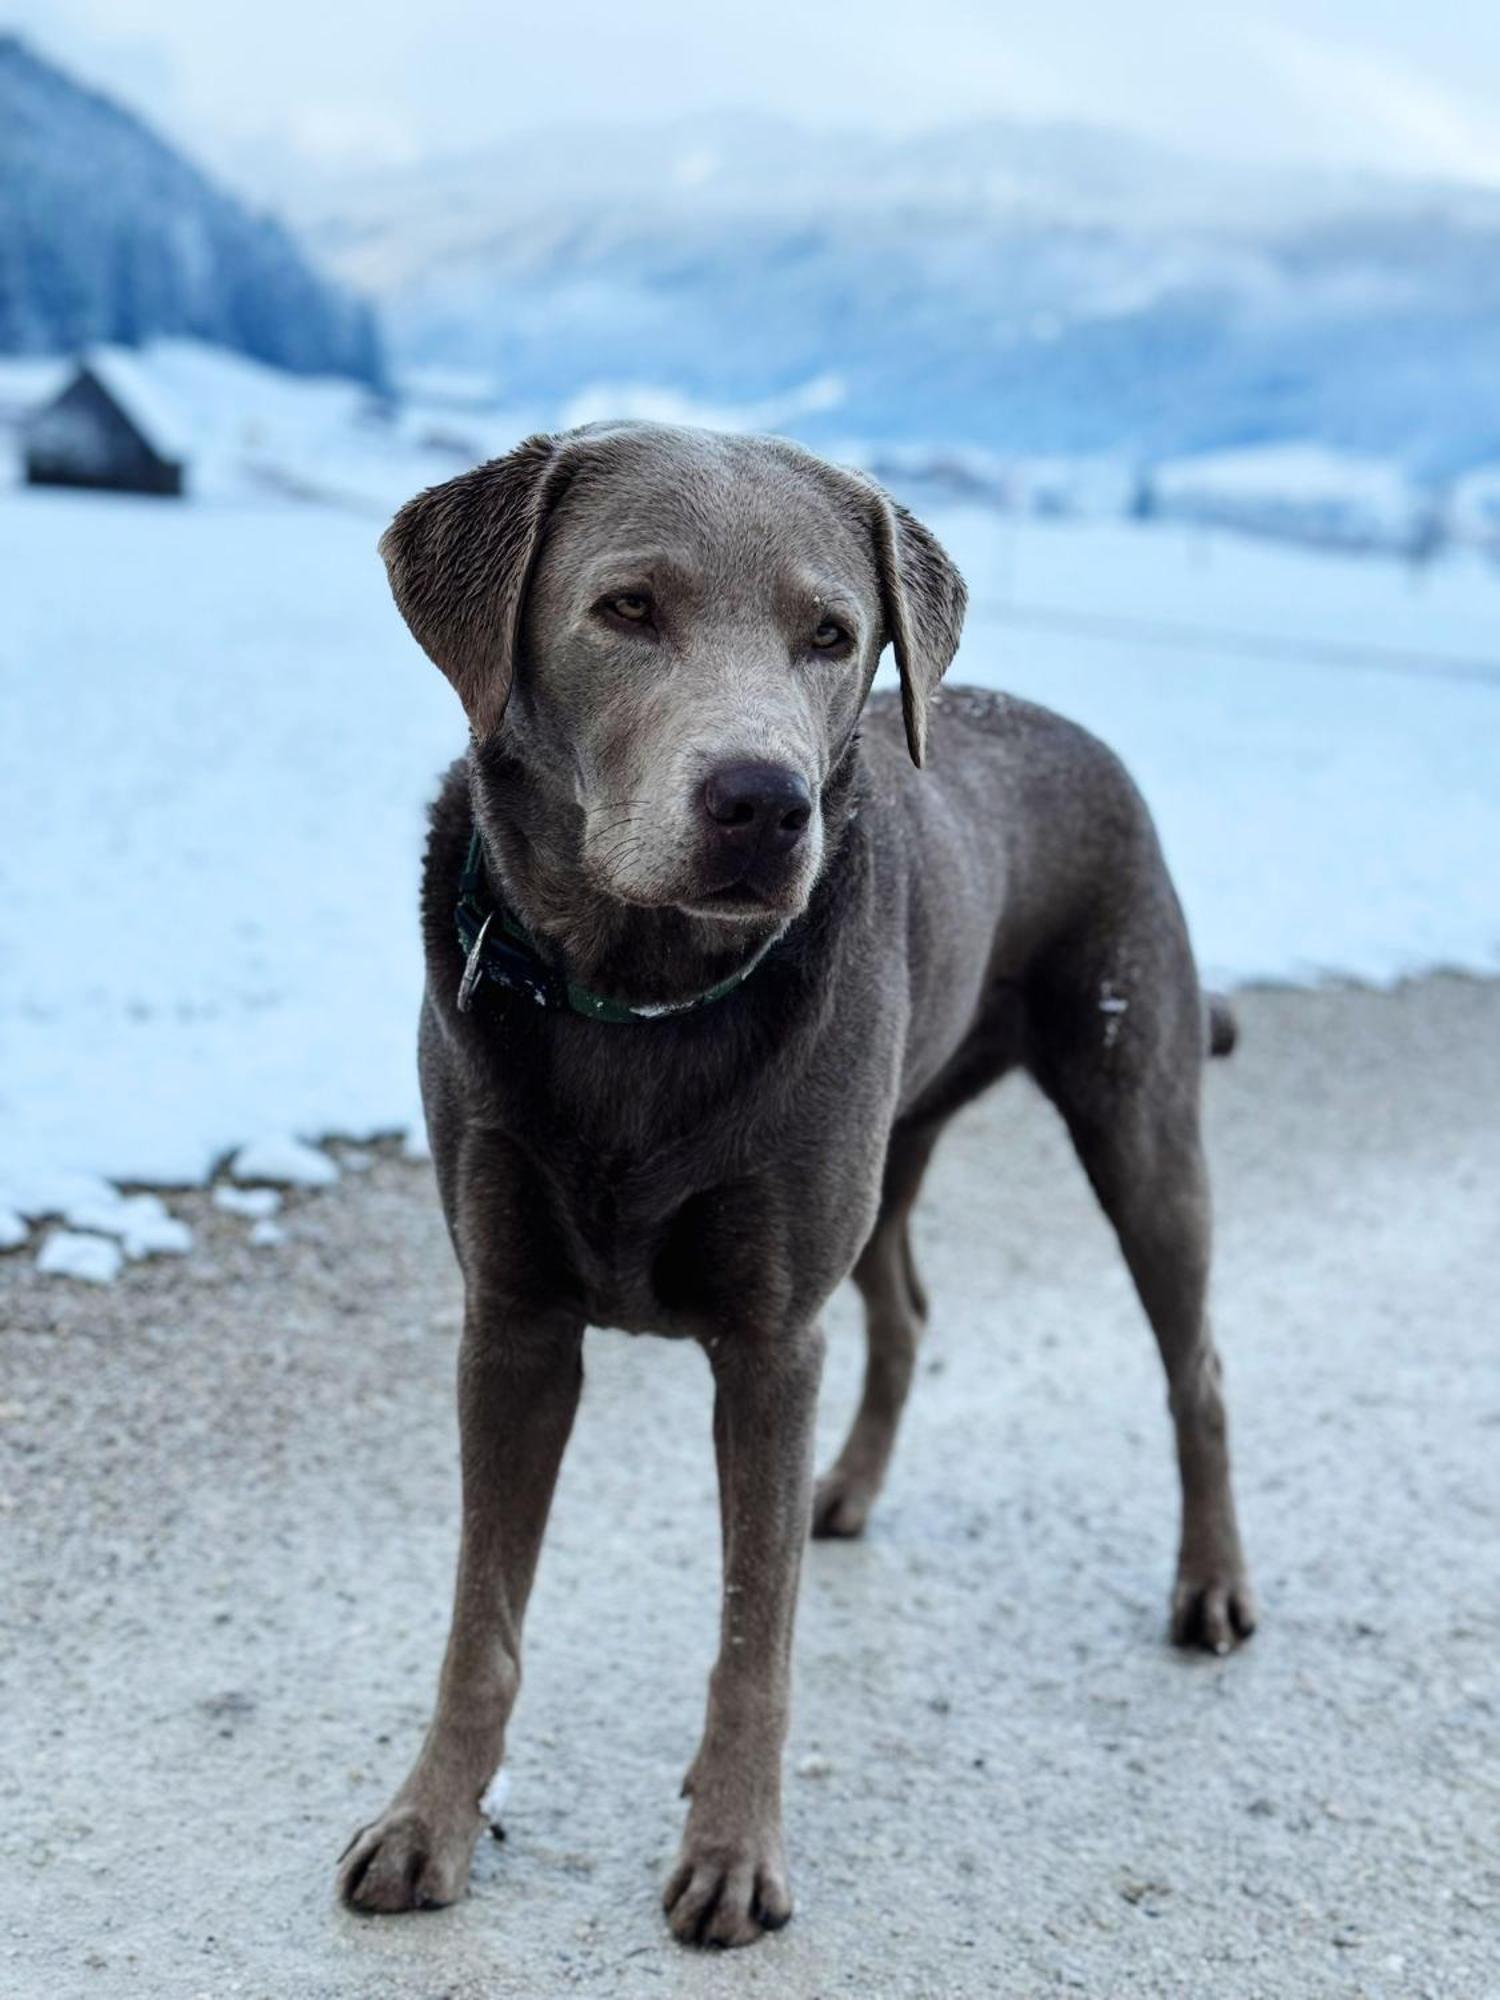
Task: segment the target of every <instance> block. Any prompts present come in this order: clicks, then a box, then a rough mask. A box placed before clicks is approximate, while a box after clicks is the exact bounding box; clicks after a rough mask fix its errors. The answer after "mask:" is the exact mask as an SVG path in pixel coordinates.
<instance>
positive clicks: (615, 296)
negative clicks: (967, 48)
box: [299, 118, 1500, 476]
mask: <svg viewBox="0 0 1500 2000" xmlns="http://www.w3.org/2000/svg"><path fill="white" fill-rule="evenodd" d="M299 206H300V210H301V219H302V222H303V225H304V228H305V230H306V231H307V232H308V233H309V235H310V238H311V240H312V241H313V242H315V243H316V245H317V246H318V247H319V249H320V250H321V252H322V253H323V255H324V257H325V259H326V260H327V261H329V262H330V263H331V264H332V266H333V267H334V268H336V269H337V270H338V271H340V272H341V274H342V275H344V276H345V277H346V278H348V279H350V280H351V281H354V282H357V283H359V284H360V285H362V286H364V287H366V288H368V289H369V290H370V291H372V292H373V293H374V294H375V295H376V296H377V297H378V298H379V300H380V302H381V304H382V306H383V308H384V311H385V314H386V324H387V329H388V333H389V336H390V339H391V342H392V345H393V348H394V351H395V353H396V355H397V357H398V359H399V361H400V362H401V363H402V364H403V365H405V366H421V367H424V368H427V367H433V366H438V365H441V366H445V367H454V368H465V369H470V370H473V369H479V370H484V371H488V372H489V374H490V375H491V377H492V379H493V380H494V381H495V383H496V386H497V390H498V392H499V393H500V394H501V395H503V396H504V397H505V398H506V400H507V401H509V402H511V403H512V404H535V405H537V406H540V407H544V408H552V409H558V408H561V407H564V406H566V405H567V404H568V403H569V402H571V401H572V400H573V399H575V398H576V397H577V396H578V394H579V392H580V391H582V390H587V389H589V388H590V387H591V385H604V386H605V387H606V388H608V389H611V390H614V391H620V390H622V389H624V388H625V387H626V386H627V385H635V387H636V388H637V389H640V388H649V389H655V390H660V391H669V392H672V393H674V394H677V395H681V396H686V397H689V398H691V399H693V400H695V401H697V402H700V403H704V404H708V405H711V406H724V405H726V404H729V405H735V406H744V405H746V404H747V403H750V404H754V403H765V404H767V405H772V406H774V405H776V404H777V403H778V402H781V403H786V402H787V401H788V400H789V399H790V401H791V403H792V404H793V405H796V404H797V403H798V399H799V392H801V391H802V390H804V389H805V387H806V385H808V384H810V383H813V384H818V385H819V389H818V393H817V394H815V395H813V396H812V397H811V398H810V399H804V400H807V401H809V402H810V404H811V407H808V408H803V409H800V411H799V414H798V415H797V417H796V421H795V427H796V428H797V429H798V430H799V431H800V432H801V433H802V434H803V435H806V436H809V437H812V438H814V439H817V440H820V441H822V442H833V441H843V440H848V439H862V440H876V441H888V442H894V441H899V440H903V439H920V440H922V441H924V442H927V443H932V444H938V445H955V446H956V445H963V444H968V445H979V446H985V447H989V448H992V449H996V450H1001V451H1007V452H1025V453H1032V454H1035V453H1051V452H1057V453H1070V454H1084V453H1099V452H1108V453H1115V454H1123V455H1128V456H1132V457H1137V458H1143V459H1156V458H1162V457H1172V456H1177V455H1181V454H1184V453H1192V452H1199V451H1208V450H1220V449H1226V448H1231V447H1238V446H1245V445H1250V444H1256V443H1260V442H1264V441H1266V440H1280V439H1295V440H1299V441H1304V442H1316V443H1320V444H1323V445H1326V446H1329V447H1333V448H1336V449H1341V450H1348V451H1355V452H1362V453H1368V454H1373V455H1377V456H1384V457H1391V458H1395V459H1398V460H1400V461H1401V462H1402V463H1403V464H1404V465H1405V466H1406V467H1407V468H1408V469H1409V470H1412V471H1415V472H1417V473H1419V474H1422V475H1429V476H1430V475H1443V474H1447V473H1450V472H1452V471H1454V470H1457V469H1459V468H1461V467H1463V466H1465V465H1468V464H1471V463H1474V462H1477V461H1479V460H1482V459H1488V458H1493V457H1494V456H1495V455H1496V452H1497V449H1500V342H1497V340H1496V339H1495V330H1496V327H1497V325H1500V197H1497V196H1496V195H1494V194H1492V193H1487V192H1484V191H1479V190H1471V189H1464V188H1455V187H1445V186H1435V185H1431V186H1429V185H1420V184H1415V183H1401V182H1383V181H1380V180H1377V179H1372V178H1368V177H1362V176H1333V175H1326V174H1324V175H1319V174H1312V173H1291V172H1288V171H1284V170H1283V171H1277V172H1274V173H1267V172H1261V171H1252V170H1251V169H1248V168H1244V167H1233V166H1225V165H1222V164H1216V163H1209V162H1204V161H1199V160H1189V159H1185V158H1182V157H1179V156H1177V155H1175V154H1173V153H1171V152H1170V151H1167V150H1165V149H1162V148H1159V147H1156V146H1154V145H1151V144H1149V143H1147V142H1144V141H1140V140H1137V139H1132V138H1127V137H1125V136H1122V135H1118V134H1113V133H1108V132H1102V131H1095V130H1089V129H1083V128H1077V127H1068V126H1022V125H1012V124H1003V123H990V124H985V125H980V126H971V127H967V128H963V129H956V130H950V131H946V132H940V133H931V134H926V135H919V136H917V137H912V138H906V139H881V138H874V137H870V136H862V135H859V134H851V133H837V132H829V131H826V130H825V131H806V130H800V129H798V128H795V127H792V126H789V125H784V124H780V123H777V122H775V121H772V120H766V119H759V118H757V119H736V120H724V119H720V120H716V121H715V120H707V119H696V120H691V121H685V122H680V123H677V124H673V125H666V126H662V127H660V128H655V129H646V130H638V129H632V130H621V131H617V132H609V131H599V130H592V131H589V132H558V133H553V134H548V135H546V136H545V137H541V138H530V139H525V140H521V139H518V140H514V141H511V142H508V143H507V144H505V145H503V146H501V147H498V148H496V149H495V150H494V151H492V152H490V153H487V154H485V155H483V156H479V157H467V158H463V159H457V160H449V161H443V162H439V163H436V164H428V165H425V166H422V167H419V168H415V169H412V170H409V171H401V172H386V173H382V174H380V175H376V176H371V177H368V178H365V179H363V180H359V181H346V182H344V183H343V184H341V185H337V186H333V187H328V188H324V189H322V190H319V191H317V192H316V194H314V195H312V196H311V197H308V196H306V195H304V197H303V198H302V200H301V202H300V204H299ZM830 383H831V384H832V389H831V390H830V386H829V385H830Z"/></svg>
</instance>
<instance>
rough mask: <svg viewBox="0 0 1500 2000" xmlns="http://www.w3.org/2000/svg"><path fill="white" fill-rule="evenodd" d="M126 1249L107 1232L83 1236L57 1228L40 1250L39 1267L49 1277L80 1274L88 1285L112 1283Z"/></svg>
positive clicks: (75, 1276)
mask: <svg viewBox="0 0 1500 2000" xmlns="http://www.w3.org/2000/svg"><path fill="white" fill-rule="evenodd" d="M124 1261H125V1253H124V1251H123V1250H122V1249H121V1248H120V1246H119V1244H118V1243H116V1242H114V1241H113V1239H112V1238H110V1237H108V1236H84V1235H81V1234H80V1233H79V1232H78V1231H77V1230H73V1229H54V1230H53V1232H52V1234H51V1235H50V1236H49V1237H48V1238H47V1240H46V1242H45V1243H44V1244H43V1245H42V1247H41V1249H40V1250H39V1251H38V1252H37V1260H36V1267H37V1269H38V1270H39V1271H41V1272H42V1273H43V1274H44V1275H45V1276H47V1277H49V1278H77V1279H80V1280H81V1281H82V1282H83V1283H84V1284H87V1285H112V1284H113V1283H114V1281H115V1279H116V1278H118V1277H119V1275H120V1266H121V1265H122V1264H123V1263H124Z"/></svg>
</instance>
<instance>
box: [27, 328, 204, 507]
mask: <svg viewBox="0 0 1500 2000" xmlns="http://www.w3.org/2000/svg"><path fill="white" fill-rule="evenodd" d="M21 449H22V455H23V462H24V464H25V468H26V481H27V484H28V485H31V486H88V487H96V488H103V489H107V490H110V491H113V492H117V493H164V494H171V495H174V496H176V495H180V494H181V493H182V492H183V490H184V485H185V481H186V474H187V463H188V457H189V448H188V442H187V439H186V437H185V435H184V433H183V431H182V427H181V425H180V424H179V422H178V421H177V419H176V418H175V416H174V415H173V413H172V412H171V411H170V410H169V409H168V408H167V406H166V405H165V403H164V402H163V400H162V398H161V396H160V395H159V393H158V392H157V391H156V389H155V387H154V386H153V384H152V383H151V381H150V380H149V378H148V377H147V375H146V373H145V371H144V370H143V369H142V368H141V366H140V364H139V362H138V361H137V360H136V358H135V357H134V356H133V355H131V354H129V353H125V352H122V351H119V350H115V349H106V350H98V349H96V350H93V351H91V352H90V353H88V354H85V355H84V356H83V358H82V359H81V360H80V361H79V363H78V366H77V368H76V369H75V370H74V371H73V373H72V374H71V376H70V377H69V379H68V381H67V383H66V385H65V386H64V387H63V388H62V389H61V390H60V391H59V392H58V393H57V394H56V395H55V396H53V397H52V398H51V400H50V401H48V402H45V403H43V404H42V405H41V407H40V408H39V409H37V410H34V411H33V412H32V414H31V416H30V417H29V418H28V419H27V421H26V422H25V424H24V425H23V426H22V429H21Z"/></svg>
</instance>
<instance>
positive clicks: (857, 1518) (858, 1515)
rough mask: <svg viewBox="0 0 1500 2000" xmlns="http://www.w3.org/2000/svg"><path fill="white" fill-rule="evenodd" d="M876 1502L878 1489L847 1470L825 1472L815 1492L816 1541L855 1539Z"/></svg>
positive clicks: (863, 1528) (814, 1529)
mask: <svg viewBox="0 0 1500 2000" xmlns="http://www.w3.org/2000/svg"><path fill="white" fill-rule="evenodd" d="M874 1504H875V1488H874V1487H873V1486H870V1485H868V1484H867V1483H866V1482H865V1481H864V1480H861V1479H855V1478H854V1477H853V1476H852V1475H851V1474H849V1473H847V1472H839V1471H833V1472H828V1473H825V1474H824V1475H823V1477H822V1478H821V1479H820V1480H819V1481H818V1483H817V1486H816V1488H815V1490H814V1492H813V1513H812V1532H813V1540H814V1541H815V1542H830V1541H840V1542H847V1541H852V1540H853V1539H854V1537H855V1536H856V1535H862V1534H863V1533H864V1531H865V1525H866V1523H867V1522H868V1521H869V1518H870V1509H871V1508H872V1507H873V1506H874Z"/></svg>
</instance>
